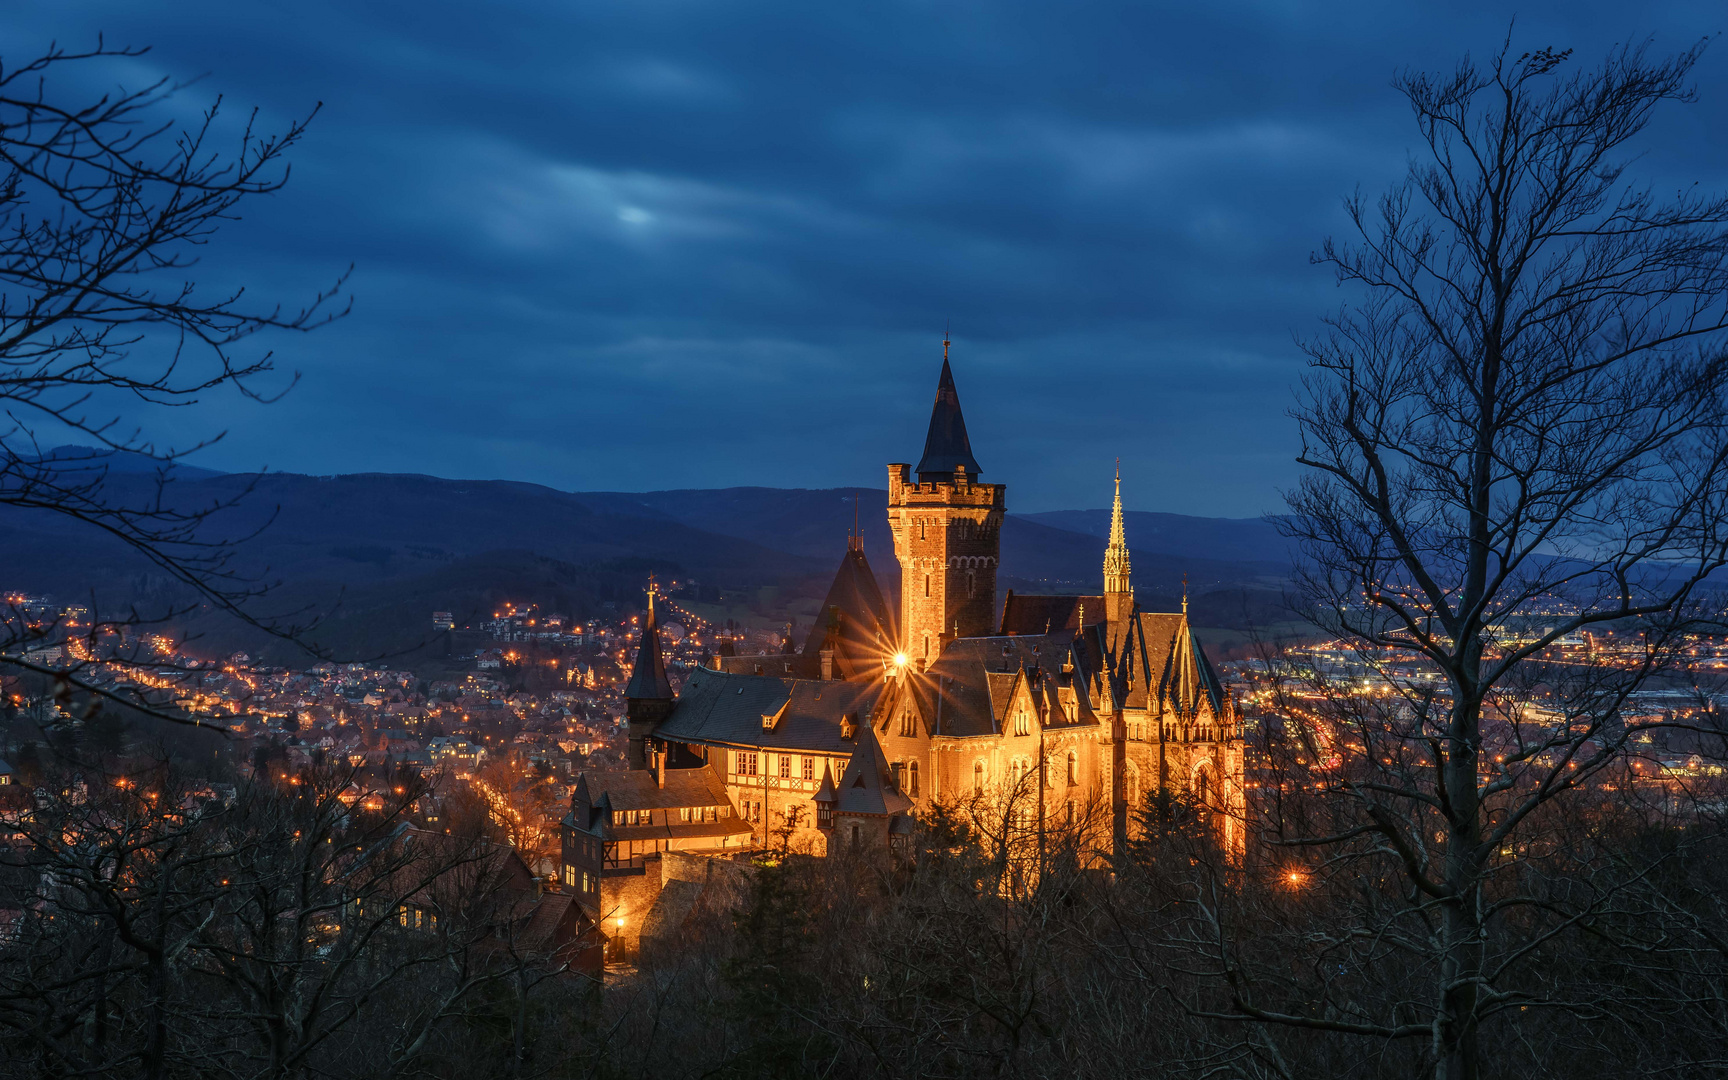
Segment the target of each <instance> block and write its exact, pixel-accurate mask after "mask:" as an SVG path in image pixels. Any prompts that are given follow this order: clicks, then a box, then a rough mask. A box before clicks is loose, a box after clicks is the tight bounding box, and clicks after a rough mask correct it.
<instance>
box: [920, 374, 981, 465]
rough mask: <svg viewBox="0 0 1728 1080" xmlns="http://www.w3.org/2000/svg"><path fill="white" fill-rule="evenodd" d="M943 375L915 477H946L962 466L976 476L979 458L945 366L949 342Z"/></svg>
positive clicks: (951, 379) (937, 384)
mask: <svg viewBox="0 0 1728 1080" xmlns="http://www.w3.org/2000/svg"><path fill="white" fill-rule="evenodd" d="M942 350H943V353H944V355H943V357H942V377H941V379H939V380H938V381H937V383H936V404H935V406H934V407H933V408H932V409H931V410H930V432H929V434H928V435H926V436H925V437H924V456H923V457H922V458H919V459H918V467H917V469H916V470H914V471H916V472H917V473H918V479H919V480H920V481H923V480H926V479H928V480H947V479H950V478H951V477H952V476H953V475H954V472H955V470H956V469H958V468H959V467H960V466H962V465H964V466H965V467H966V478H967V479H968V480H976V479H977V478H978V472H979V469H978V459H977V458H974V457H973V456H972V441H971V440H970V439H968V438H967V437H966V418H965V417H964V416H962V415H960V392H959V391H958V390H956V389H954V372H953V369H951V368H950V367H949V366H948V357H947V355H946V353H947V350H948V343H947V341H946V340H944V341H943V343H942Z"/></svg>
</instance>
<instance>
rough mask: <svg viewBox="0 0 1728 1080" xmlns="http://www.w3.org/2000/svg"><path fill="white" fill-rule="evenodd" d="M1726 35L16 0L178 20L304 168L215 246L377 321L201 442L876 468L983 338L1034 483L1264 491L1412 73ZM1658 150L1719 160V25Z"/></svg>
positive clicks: (1668, 20)
mask: <svg viewBox="0 0 1728 1080" xmlns="http://www.w3.org/2000/svg"><path fill="white" fill-rule="evenodd" d="M1515 14H1516V17H1517V21H1516V25H1515V27H1514V29H1513V31H1512V33H1513V38H1514V41H1515V43H1516V44H1517V47H1518V48H1519V49H1520V50H1522V49H1525V48H1536V47H1541V46H1547V45H1552V46H1555V47H1559V48H1567V47H1572V48H1576V49H1577V50H1578V55H1579V59H1580V61H1581V62H1586V63H1588V62H1592V61H1594V60H1595V59H1596V58H1598V57H1600V55H1601V54H1602V53H1603V52H1604V51H1605V50H1606V49H1607V48H1608V47H1609V46H1610V45H1612V44H1613V43H1614V42H1616V41H1620V40H1625V39H1627V38H1632V37H1639V38H1641V37H1644V36H1653V37H1654V41H1655V47H1656V48H1657V49H1659V50H1663V51H1672V50H1678V49H1681V48H1683V47H1685V46H1687V45H1689V44H1691V43H1692V42H1694V41H1696V40H1697V39H1698V38H1700V37H1703V36H1708V35H1715V34H1717V33H1719V32H1720V31H1721V30H1722V29H1723V28H1724V26H1725V25H1728V9H1724V8H1723V6H1722V5H1721V4H1720V3H1719V2H1714V0H1713V2H1708V3H1703V2H1700V3H1691V4H1685V3H1676V4H1663V3H1650V4H1643V5H1638V6H1636V7H1633V6H1629V5H1625V4H1618V3H1586V2H1576V0H1575V2H1567V3H1547V4H1540V5H1517V6H1514V5H1510V4H1460V3H1447V4H1385V3H1360V4H1355V3H1337V2H1335V3H1299V2H1284V3H1270V2H1269V3H1233V2H1220V3H1214V4H1206V5H1196V4H1179V5H1178V4H1169V5H1164V4H1151V3H1146V2H1143V0H1142V2H1086V0H1080V2H1069V3H1061V4H1049V3H1046V4H1030V3H1020V2H1015V0H998V2H992V3H968V2H933V0H932V2H917V3H863V4H835V5H819V4H808V3H797V4H794V3H758V2H753V0H728V2H725V3H720V2H707V0H700V2H698V0H633V2H630V3H620V4H593V3H590V4H574V3H557V4H554V3H535V4H529V3H513V2H508V0H506V2H495V3H489V4H485V5H474V4H451V3H444V2H439V0H427V2H420V3H415V4H396V3H360V2H354V0H348V2H342V3H335V2H322V0H299V2H297V3H295V4H291V5H264V4H235V3H232V2H227V3H215V2H207V0H173V2H157V0H131V2H127V3H103V2H89V3H79V4H76V5H71V4H66V3H64V2H60V0H55V2H35V0H16V2H14V3H11V4H8V5H6V6H5V7H4V9H0V33H3V37H0V40H3V41H4V42H5V46H4V49H5V52H4V54H3V55H4V57H5V59H6V61H7V62H9V63H10V62H15V58H17V57H20V56H21V55H22V54H23V53H27V52H31V51H32V50H33V49H35V48H37V47H39V46H41V45H44V44H46V43H47V41H48V40H49V39H51V38H58V39H59V40H60V41H61V42H62V43H63V44H66V45H69V46H77V45H83V44H87V43H89V42H91V41H93V40H94V37H95V35H96V34H97V33H98V32H99V31H100V32H103V33H105V34H106V35H107V38H108V40H109V42H110V43H113V44H118V43H126V44H134V45H149V46H151V48H152V51H151V52H150V53H149V54H148V55H147V56H145V57H142V58H140V59H137V60H133V61H128V62H125V63H119V64H115V65H113V66H111V67H110V68H109V69H107V70H106V71H105V72H104V73H103V78H105V79H109V80H111V81H112V82H114V83H121V84H127V85H135V84H137V83H139V82H141V81H142V80H144V79H147V78H150V77H153V76H154V75H158V74H165V75H171V76H175V77H178V78H192V77H200V76H201V79H200V80H199V81H198V82H197V83H195V84H194V85H193V86H192V87H191V88H190V89H188V90H187V91H185V92H184V94H183V95H182V97H181V98H180V101H179V105H180V107H182V108H186V109H193V108H196V107H198V106H200V105H202V104H205V103H207V102H208V101H209V100H210V98H211V97H212V96H213V95H214V94H216V93H221V94H222V95H224V100H225V102H226V103H227V106H228V107H229V108H230V109H232V110H234V113H235V115H240V114H242V113H243V111H244V110H246V109H249V108H251V107H254V106H255V107H257V108H258V109H259V110H260V114H261V117H262V118H263V120H264V122H265V123H267V124H274V125H277V126H280V125H281V124H282V123H284V122H285V121H286V120H287V119H288V118H290V117H294V116H298V115H303V114H305V113H306V112H308V111H309V110H310V109H311V108H312V107H313V106H314V105H315V104H317V103H319V102H322V103H323V111H322V113H321V114H320V115H319V117H318V118H317V120H316V121H315V123H314V124H313V127H312V129H311V131H310V133H309V135H308V137H307V139H306V141H305V142H304V143H303V144H302V145H301V146H300V147H299V148H298V149H297V151H296V153H295V155H294V158H293V161H294V175H293V179H292V182H291V183H290V184H289V186H288V187H287V189H286V190H284V191H283V192H282V193H280V194H279V195H277V196H275V197H273V198H271V199H270V200H269V201H267V202H262V203H258V204H256V205H254V206H252V207H250V208H249V209H248V210H247V212H246V217H245V219H244V220H243V221H240V222H237V223H235V224H234V225H232V226H231V227H229V228H228V229H227V230H226V231H225V233H224V234H223V235H222V237H221V238H220V240H219V241H218V244H217V246H216V247H214V248H213V249H212V250H211V251H210V253H209V255H208V260H207V263H206V270H205V272H206V273H207V274H208V275H209V276H210V277H211V278H213V279H215V280H220V281H228V280H234V281H245V282H247V283H248V284H249V285H250V286H251V287H252V288H253V289H255V290H256V291H258V292H260V293H262V294H266V295H270V296H272V297H281V298H283V299H286V300H296V299H300V298H303V297H306V296H308V295H309V294H310V293H311V292H312V291H313V290H315V289H317V288H318V287H319V286H320V285H323V284H325V283H327V281H328V280H329V279H330V278H331V277H333V276H334V275H335V274H336V273H338V272H339V271H340V270H341V269H342V268H344V267H345V266H347V265H348V264H349V263H350V262H352V263H354V264H355V267H356V269H355V272H354V276H353V279H352V292H353V296H354V301H355V308H354V313H353V315H352V316H351V317H350V318H348V319H347V320H345V321H343V322H342V323H340V324H338V325H336V326H333V327H330V328H328V329H325V330H323V331H321V332H319V333H317V334H315V335H311V336H304V337H299V336H296V337H284V338H281V339H277V340H275V341H272V342H271V343H270V344H272V345H273V346H275V348H276V350H277V357H278V360H279V362H280V363H281V364H282V366H283V367H284V368H288V369H293V370H297V371H298V372H299V373H300V374H301V380H300V383H299V385H298V386H296V387H295V388H294V390H293V391H292V392H291V393H290V394H289V395H287V397H286V398H284V399H283V400H282V401H281V402H280V403H277V404H274V405H271V406H268V407H264V406H258V405H255V404H252V403H249V402H245V401H243V400H240V399H238V398H234V399H227V398H215V399H211V400H209V401H207V402H205V403H204V405H203V406H201V407H200V408H199V409H196V410H189V411H184V412H181V413H177V414H175V415H173V416H171V417H168V418H165V419H158V420H152V421H151V422H152V423H153V424H155V425H157V430H163V431H165V432H167V433H168V434H169V435H170V436H172V437H174V438H178V439H182V440H185V439H190V438H193V437H196V436H198V435H204V434H208V433H211V432H214V431H219V430H223V429H226V430H228V431H229V432H230V434H229V436H228V438H227V439H226V440H225V441H224V442H223V443H222V444H221V445H220V446H219V447H217V448H216V449H214V450H212V451H209V452H207V453H206V454H205V455H204V456H203V457H202V458H201V459H199V460H200V461H201V462H202V463H204V464H208V465H211V466H213V467H221V468H256V467H259V466H269V467H272V468H276V469H286V470H291V471H298V472H313V473H334V472H356V471H402V472H425V473H434V474H438V475H444V476H458V477H489V478H490V477H500V478H509V479H519V480H529V481H535V482H538V483H544V484H549V485H552V486H555V487H559V488H565V489H577V490H581V489H597V488H598V489H627V490H642V489H653V488H669V487H723V486H731V485H739V484H760V485H768V486H787V487H792V486H797V487H829V486H842V485H856V484H864V485H871V486H881V485H882V483H883V476H884V473H883V465H884V463H886V462H888V461H904V460H915V459H916V456H917V452H918V450H919V447H920V443H921V440H922V436H923V431H924V426H925V422H926V420H927V418H928V413H929V406H930V401H931V398H932V396H933V393H934V390H935V382H936V375H937V369H938V367H939V364H940V361H941V338H942V332H943V327H944V326H945V325H947V324H949V323H951V324H952V327H953V340H954V345H953V351H952V356H953V361H954V368H955V375H956V379H957V381H958V384H959V389H960V394H961V400H962V402H963V404H964V406H965V409H966V417H967V423H968V426H969V428H970V430H971V433H972V438H973V444H974V449H975V451H976V453H977V456H978V459H979V461H980V463H981V464H982V467H983V470H984V477H985V478H986V479H989V480H994V481H998V482H1004V483H1007V484H1008V485H1009V502H1010V507H1011V508H1012V509H1018V510H1029V511H1030V510H1048V509H1063V508H1078V507H1094V506H1100V505H1104V504H1105V503H1106V502H1107V500H1108V497H1109V473H1110V468H1111V462H1112V459H1114V458H1116V457H1120V458H1121V459H1122V462H1123V474H1124V484H1125V492H1124V494H1125V498H1126V500H1127V501H1128V503H1129V504H1130V506H1131V507H1132V508H1136V509H1143V510H1164V511H1172V512H1178V513H1193V514H1207V515H1223V516H1251V515H1255V514H1259V513H1261V512H1265V511H1271V510H1276V509H1278V508H1279V506H1280V505H1281V504H1280V500H1279V496H1278V492H1279V490H1280V489H1281V488H1283V487H1286V486H1288V485H1289V484H1290V483H1291V482H1292V481H1293V480H1294V478H1295V476H1296V467H1295V465H1294V463H1293V461H1292V457H1293V454H1294V450H1295V431H1294V426H1293V424H1292V423H1291V422H1290V421H1289V420H1288V419H1287V417H1286V415H1285V413H1286V410H1287V408H1288V407H1289V402H1290V387H1291V385H1292V384H1293V383H1294V382H1295V381H1296V379H1297V378H1299V376H1300V361H1299V358H1298V354H1297V351H1296V349H1295V348H1294V346H1293V344H1292V340H1293V336H1294V335H1297V334H1301V333H1304V332H1306V331H1308V330H1309V329H1311V328H1312V327H1313V326H1314V325H1315V321H1316V319H1317V317H1318V316H1319V315H1321V314H1322V313H1324V312H1325V311H1327V310H1328V309H1330V308H1331V307H1333V306H1335V305H1337V304H1339V303H1340V302H1342V301H1343V300H1345V299H1347V297H1346V295H1344V294H1341V293H1340V292H1339V291H1338V290H1337V289H1336V288H1335V287H1334V285H1333V283H1332V280H1331V278H1330V277H1329V275H1327V274H1326V272H1325V271H1323V270H1321V269H1317V268H1314V267H1311V266H1310V265H1309V262H1308V256H1309V253H1310V252H1311V251H1313V250H1315V249H1316V248H1317V247H1318V246H1319V245H1320V243H1321V242H1322V241H1323V240H1324V239H1325V238H1326V236H1328V235H1329V234H1340V233H1341V231H1342V229H1343V224H1344V223H1343V221H1342V217H1341V214H1340V212H1339V203H1340V199H1341V198H1342V197H1343V196H1344V195H1346V194H1348V193H1349V192H1350V191H1351V190H1353V189H1354V188H1356V187H1358V186H1360V187H1361V188H1362V189H1363V190H1365V191H1369V192H1373V191H1377V190H1379V189H1381V188H1383V187H1384V186H1385V185H1387V184H1388V183H1389V182H1391V181H1393V180H1395V179H1396V178H1397V176H1398V175H1399V174H1400V173H1401V171H1402V169H1403V167H1404V164H1405V161H1406V160H1407V155H1408V153H1409V152H1410V149H1411V147H1412V145H1413V136H1414V128H1413V126H1412V124H1411V123H1410V120H1409V116H1408V113H1407V111H1406V110H1405V108H1404V106H1403V105H1402V104H1401V102H1400V100H1399V98H1398V97H1397V96H1396V94H1395V93H1394V92H1393V91H1392V90H1391V89H1390V86H1389V81H1390V79H1391V77H1392V76H1393V75H1394V74H1395V73H1396V72H1397V71H1398V70H1399V69H1401V68H1404V67H1417V68H1430V69H1440V68H1450V67H1451V66H1452V65H1453V64H1454V63H1456V62H1457V60H1458V59H1459V58H1460V57H1461V56H1462V55H1463V54H1464V53H1466V52H1472V53H1474V54H1476V55H1486V54H1487V53H1490V52H1492V51H1494V50H1495V49H1497V48H1498V47H1499V44H1500V42H1501V40H1502V39H1503V38H1504V37H1505V36H1506V33H1507V29H1508V26H1509V24H1510V23H1511V21H1512V18H1513V16H1514V15H1515ZM1698 84H1699V89H1700V94H1701V100H1700V102H1699V103H1698V104H1696V105H1692V106H1689V107H1679V106H1676V107H1671V108H1668V109H1666V110H1665V111H1663V112H1662V113H1660V114H1659V115H1658V119H1657V121H1656V123H1655V125H1653V127H1652V129H1651V130H1650V131H1649V133H1648V134H1647V137H1646V140H1645V142H1644V144H1643V149H1644V151H1645V156H1644V158H1643V160H1642V161H1641V162H1640V163H1639V165H1638V168H1639V169H1640V170H1641V171H1643V172H1644V174H1645V175H1647V176H1649V177H1650V178H1652V179H1653V180H1655V181H1657V183H1658V185H1659V186H1662V185H1667V184H1673V185H1676V186H1678V185H1681V184H1689V183H1692V182H1695V181H1696V182H1702V183H1704V184H1709V185H1718V186H1720V185H1724V184H1728V142H1725V141H1724V140H1723V138H1722V137H1721V133H1722V132H1723V131H1724V130H1728V104H1725V103H1728V43H1718V44H1717V45H1715V46H1714V47H1713V48H1712V49H1711V50H1710V51H1708V52H1707V53H1706V56H1705V60H1704V63H1703V67H1702V69H1701V71H1700V72H1699V74H1698Z"/></svg>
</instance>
